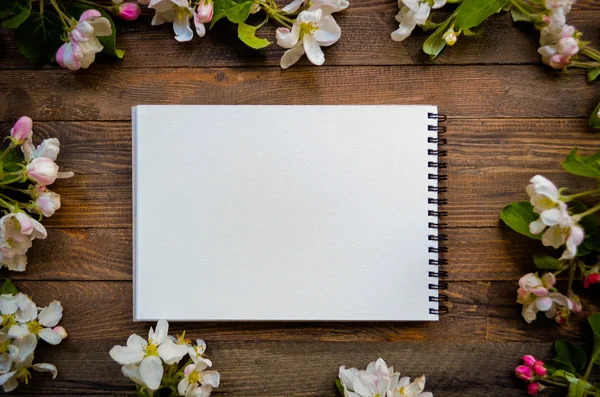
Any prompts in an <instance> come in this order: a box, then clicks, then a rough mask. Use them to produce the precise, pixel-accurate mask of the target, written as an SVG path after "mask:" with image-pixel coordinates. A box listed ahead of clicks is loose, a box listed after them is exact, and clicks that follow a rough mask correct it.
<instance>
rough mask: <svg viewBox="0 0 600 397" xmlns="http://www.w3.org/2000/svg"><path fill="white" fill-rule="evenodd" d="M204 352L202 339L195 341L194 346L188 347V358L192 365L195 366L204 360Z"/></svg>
mask: <svg viewBox="0 0 600 397" xmlns="http://www.w3.org/2000/svg"><path fill="white" fill-rule="evenodd" d="M205 351H206V342H204V341H203V340H202V339H196V345H195V346H189V347H188V355H189V356H190V358H191V359H192V361H193V362H194V364H197V363H199V362H201V361H202V360H204V352H205Z"/></svg>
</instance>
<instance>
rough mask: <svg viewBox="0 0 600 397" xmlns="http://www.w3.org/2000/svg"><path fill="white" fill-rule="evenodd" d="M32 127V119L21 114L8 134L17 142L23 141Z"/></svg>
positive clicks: (30, 132)
mask: <svg viewBox="0 0 600 397" xmlns="http://www.w3.org/2000/svg"><path fill="white" fill-rule="evenodd" d="M32 128H33V121H32V120H31V119H30V118H29V117H27V116H23V117H21V118H19V120H17V122H16V123H15V126H14V127H13V128H12V129H11V130H10V136H11V137H13V139H15V140H16V141H17V142H23V141H25V140H26V139H27V137H28V136H30V135H31V134H32V131H31V130H32Z"/></svg>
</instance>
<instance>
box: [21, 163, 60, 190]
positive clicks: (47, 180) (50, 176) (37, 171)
mask: <svg viewBox="0 0 600 397" xmlns="http://www.w3.org/2000/svg"><path fill="white" fill-rule="evenodd" d="M25 170H26V171H27V177H28V178H29V179H31V180H32V181H34V182H37V183H39V184H41V185H51V184H53V183H54V181H55V180H56V178H57V177H58V165H56V163H55V162H54V160H52V159H50V158H48V157H36V158H34V159H33V160H31V162H30V163H29V164H27V168H26V169H25Z"/></svg>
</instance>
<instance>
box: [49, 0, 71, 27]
mask: <svg viewBox="0 0 600 397" xmlns="http://www.w3.org/2000/svg"><path fill="white" fill-rule="evenodd" d="M50 4H52V7H54V9H55V10H56V13H57V14H58V16H59V17H60V19H62V21H63V23H64V24H65V26H66V27H68V28H70V27H71V25H70V24H69V20H70V19H71V18H70V17H69V16H68V15H67V14H65V13H64V12H63V11H62V10H61V9H60V7H59V5H58V4H57V3H56V0H50Z"/></svg>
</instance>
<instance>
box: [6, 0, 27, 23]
mask: <svg viewBox="0 0 600 397" xmlns="http://www.w3.org/2000/svg"><path fill="white" fill-rule="evenodd" d="M0 2H1V3H2V4H1V5H0V7H1V8H0V21H2V27H4V28H7V29H16V28H18V27H19V26H20V25H21V24H22V23H23V22H25V21H26V20H27V18H28V17H29V14H30V13H31V0H0Z"/></svg>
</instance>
